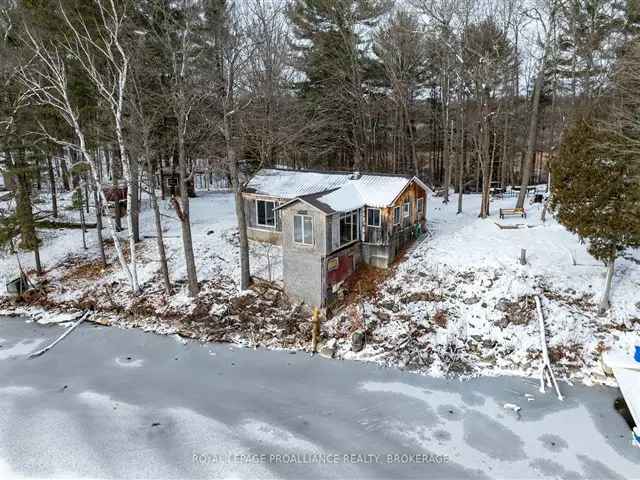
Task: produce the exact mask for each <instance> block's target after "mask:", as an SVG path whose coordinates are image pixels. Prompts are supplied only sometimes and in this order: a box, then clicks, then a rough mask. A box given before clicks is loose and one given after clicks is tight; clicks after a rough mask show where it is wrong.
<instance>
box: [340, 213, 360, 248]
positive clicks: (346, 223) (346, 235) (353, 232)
mask: <svg viewBox="0 0 640 480" xmlns="http://www.w3.org/2000/svg"><path fill="white" fill-rule="evenodd" d="M358 238H359V236H358V210H352V211H351V212H346V213H343V214H341V215H340V246H342V245H346V244H347V243H349V242H353V241H354V240H357V239H358Z"/></svg>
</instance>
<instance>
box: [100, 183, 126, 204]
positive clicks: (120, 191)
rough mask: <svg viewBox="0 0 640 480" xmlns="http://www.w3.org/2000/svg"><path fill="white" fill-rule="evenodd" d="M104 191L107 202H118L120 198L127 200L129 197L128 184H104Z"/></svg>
mask: <svg viewBox="0 0 640 480" xmlns="http://www.w3.org/2000/svg"><path fill="white" fill-rule="evenodd" d="M102 190H103V191H104V196H105V197H106V199H107V202H116V201H118V200H126V199H127V186H126V185H125V186H123V187H116V186H113V185H104V186H103V187H102Z"/></svg>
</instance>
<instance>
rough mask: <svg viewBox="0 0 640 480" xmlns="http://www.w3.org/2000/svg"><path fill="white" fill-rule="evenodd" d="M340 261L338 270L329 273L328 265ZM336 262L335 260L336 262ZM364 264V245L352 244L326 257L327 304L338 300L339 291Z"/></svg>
mask: <svg viewBox="0 0 640 480" xmlns="http://www.w3.org/2000/svg"><path fill="white" fill-rule="evenodd" d="M336 258H337V259H338V260H337V262H338V265H337V269H336V270H333V271H331V272H330V271H329V269H328V265H329V263H330V262H331V261H332V260H333V259H336ZM334 261H335V260H334ZM361 263H362V243H361V242H356V243H352V244H350V245H348V246H346V247H343V248H341V249H340V250H337V251H335V252H333V253H331V254H330V255H328V256H327V257H326V260H325V262H324V270H325V275H326V282H325V289H326V291H325V302H326V303H331V302H332V301H333V300H335V298H336V293H337V289H338V288H339V286H340V285H341V284H342V282H344V281H345V280H346V279H347V278H349V277H350V276H351V275H352V274H353V273H354V272H355V271H356V270H357V269H358V268H359V267H360V264H361Z"/></svg>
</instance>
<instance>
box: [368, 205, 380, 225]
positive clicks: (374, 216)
mask: <svg viewBox="0 0 640 480" xmlns="http://www.w3.org/2000/svg"><path fill="white" fill-rule="evenodd" d="M367 226H369V227H379V226H380V209H379V208H367Z"/></svg>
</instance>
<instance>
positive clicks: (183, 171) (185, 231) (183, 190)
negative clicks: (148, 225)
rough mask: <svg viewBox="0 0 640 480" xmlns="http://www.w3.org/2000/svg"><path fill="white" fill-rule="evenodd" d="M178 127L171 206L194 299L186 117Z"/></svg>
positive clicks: (184, 116) (180, 120) (195, 283)
mask: <svg viewBox="0 0 640 480" xmlns="http://www.w3.org/2000/svg"><path fill="white" fill-rule="evenodd" d="M179 117H180V118H179V125H178V172H179V175H180V203H179V204H178V201H177V200H176V199H175V198H173V204H174V207H175V208H176V212H177V213H178V218H180V227H181V230H182V247H183V250H184V259H185V264H186V267H187V284H188V288H189V296H190V297H195V296H196V295H198V292H199V291H200V287H199V286H198V274H197V270H196V261H195V258H194V255H193V239H192V237H191V218H190V213H189V187H188V181H189V178H188V172H187V159H186V155H185V145H184V137H185V133H186V132H185V131H186V125H184V123H183V122H184V121H185V120H186V115H179Z"/></svg>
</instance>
